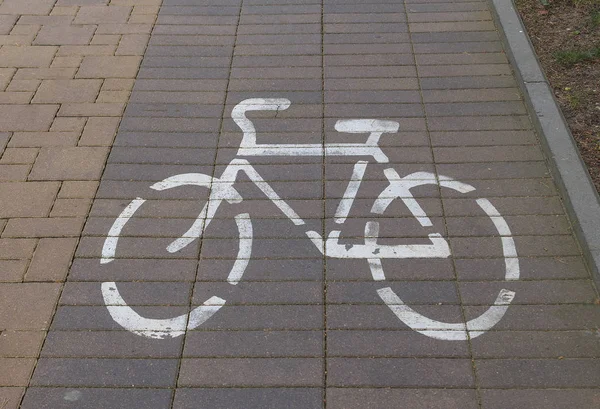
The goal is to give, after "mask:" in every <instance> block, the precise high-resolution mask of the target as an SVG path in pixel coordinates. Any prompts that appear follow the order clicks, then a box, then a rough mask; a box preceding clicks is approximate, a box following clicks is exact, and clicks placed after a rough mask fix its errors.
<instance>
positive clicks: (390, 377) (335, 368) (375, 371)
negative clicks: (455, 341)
mask: <svg viewBox="0 0 600 409" xmlns="http://www.w3.org/2000/svg"><path fill="white" fill-rule="evenodd" d="M327 380H328V384H329V385H331V386H344V387H357V386H359V387H402V388H411V387H412V388H415V387H420V388H423V387H424V388H427V387H434V388H444V387H447V388H461V387H462V388H470V387H472V386H473V374H472V368H471V362H470V360H468V359H443V358H437V359H431V358H429V359H426V358H423V359H420V360H415V359H411V358H408V359H403V358H330V359H328V360H327Z"/></svg>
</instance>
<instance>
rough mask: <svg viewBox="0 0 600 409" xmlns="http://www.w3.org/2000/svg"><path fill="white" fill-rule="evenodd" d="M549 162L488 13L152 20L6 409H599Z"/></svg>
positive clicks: (592, 335) (477, 9)
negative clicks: (51, 305) (91, 193)
mask: <svg viewBox="0 0 600 409" xmlns="http://www.w3.org/2000/svg"><path fill="white" fill-rule="evenodd" d="M257 99H262V104H263V108H265V107H269V106H270V107H272V106H273V105H277V104H276V103H274V102H273V99H278V100H279V101H280V102H279V104H280V105H277V109H261V110H253V111H249V112H248V113H247V117H248V118H249V119H250V120H251V123H252V125H253V127H254V128H255V131H256V142H255V145H256V144H258V145H260V146H258V147H257V146H254V147H253V146H252V144H250V145H248V146H249V147H248V149H247V150H246V151H245V152H240V151H239V147H240V145H242V146H243V145H244V143H243V140H244V139H245V138H246V137H247V136H248V137H250V139H249V140H251V136H252V129H250V128H247V127H246V129H244V125H243V124H242V126H240V122H239V121H235V120H234V119H235V115H234V114H233V111H234V107H236V106H238V104H240V103H241V104H242V106H244V104H245V106H249V105H251V104H252V102H248V101H249V100H251V101H254V102H253V103H254V104H255V105H256V104H257ZM281 100H288V101H289V107H287V108H286V109H284V108H283V105H281ZM356 119H369V120H373V121H371V122H369V123H370V124H371V126H373V124H380V125H381V122H377V121H391V122H394V123H397V124H398V125H397V126H398V131H397V132H396V131H394V132H382V134H381V135H380V136H379V137H378V141H377V146H378V147H380V148H381V151H382V152H383V153H384V154H385V156H386V157H387V158H386V159H387V160H383V159H380V160H377V158H375V157H373V156H368V155H364V154H360V155H357V154H356V153H362V152H360V151H358V150H357V149H356V148H355V147H350V148H347V147H348V146H349V145H348V144H353V146H354V145H360V144H365V143H366V142H365V141H367V140H368V138H370V135H372V130H373V129H372V128H370V129H369V130H365V128H364V126H366V125H363V127H362V128H361V127H359V126H358V124H357V123H353V124H351V125H352V126H344V122H342V123H341V125H340V122H339V121H340V120H341V121H347V120H356ZM346 124H348V122H346ZM350 131H361V132H350ZM244 132H245V133H244ZM243 138H244V139H243ZM290 144H294V145H296V144H298V145H300V144H302V145H305V146H304V147H299V148H298V147H297V148H294V149H297V150H296V151H293V152H292V151H291V149H292V148H291V147H290V146H289V145H290ZM265 145H270V146H274V147H279V149H280V150H281V152H273V151H270V152H267V150H268V149H269V148H267V147H265ZM307 146H308V147H309V148H307ZM328 147H330V149H331V150H328ZM307 149H308V150H307ZM319 149H321V151H319ZM287 151H289V152H292V153H289V152H288V153H286V152H287ZM315 152H316V153H315ZM544 160H545V158H544V157H543V155H542V153H541V150H540V149H539V146H538V143H537V140H536V137H535V134H534V133H533V131H532V127H531V123H530V121H529V119H528V117H527V113H526V111H525V108H524V105H523V103H522V100H521V97H520V95H519V92H518V90H517V87H516V84H515V80H514V78H513V76H512V74H511V71H510V66H509V64H508V62H507V60H506V58H505V56H504V54H503V52H502V46H501V43H500V41H499V37H498V33H497V31H496V29H495V27H494V25H493V23H492V21H491V17H490V14H489V9H488V5H487V3H485V2H469V3H461V2H439V3H430V2H419V1H416V2H415V1H413V2H406V3H400V2H387V3H385V2H383V0H381V1H372V2H368V3H366V4H346V2H338V1H335V0H331V1H325V2H324V3H316V2H313V1H311V0H307V1H306V2H302V1H300V0H298V1H293V2H290V1H280V2H278V1H274V2H270V1H267V0H244V1H243V2H240V1H238V0H236V1H227V2H226V3H223V2H222V1H220V2H218V4H216V3H215V2H210V1H200V2H196V1H194V2H190V1H186V0H168V1H167V0H165V1H163V4H162V6H161V9H160V11H159V15H158V20H157V22H156V24H155V26H154V28H153V31H152V35H151V38H150V42H149V46H148V48H147V50H146V53H145V55H144V59H143V61H142V66H141V68H140V71H139V73H138V75H137V78H136V82H135V86H134V89H133V92H132V95H131V97H130V99H129V103H128V105H127V109H126V111H125V114H124V117H123V120H122V121H121V125H120V128H119V131H118V134H117V137H116V139H115V142H114V144H113V147H112V150H111V152H110V155H109V157H108V163H107V164H106V167H105V169H104V173H103V176H102V179H101V183H100V187H99V189H98V192H97V194H96V197H95V199H94V202H93V205H92V209H91V212H90V214H89V217H88V218H87V221H86V224H85V227H84V231H83V234H82V237H81V240H80V242H79V245H78V247H77V250H76V253H75V259H74V260H73V264H72V267H71V270H70V273H69V275H68V278H67V281H66V282H65V284H64V287H63V288H62V293H61V297H60V301H59V306H58V309H57V311H56V314H55V316H54V319H53V321H52V324H51V327H50V331H49V332H48V335H47V337H46V340H45V342H44V345H43V348H42V351H41V355H40V359H39V361H38V363H37V366H36V369H35V372H34V374H33V377H32V380H31V382H30V388H29V389H28V391H27V393H26V395H25V398H24V400H23V403H22V407H24V408H27V407H44V405H46V407H53V408H54V407H70V406H69V405H73V404H76V405H79V407H86V405H87V407H107V406H110V407H119V405H120V406H122V407H128V408H131V407H136V405H137V406H139V407H156V408H167V407H173V408H188V407H190V408H191V407H197V405H198V404H199V402H210V404H211V406H214V407H223V408H236V407H240V408H241V407H260V408H265V407H281V406H285V407H298V408H313V407H314V408H321V407H329V408H352V407H369V406H368V405H371V406H373V407H383V406H389V405H392V404H394V403H395V402H398V401H404V402H407V405H409V406H410V407H415V408H419V407H423V408H434V407H444V408H447V407H461V408H467V407H473V408H477V407H481V408H496V407H500V405H505V403H506V401H507V400H508V401H510V402H511V405H512V406H514V407H519V406H518V405H523V407H527V406H532V405H533V406H539V405H541V404H542V403H544V404H550V403H552V404H554V405H555V406H556V407H557V408H561V407H568V405H572V404H573V402H577V403H578V405H579V406H580V407H593V406H594V405H595V402H597V400H598V394H597V386H598V385H597V376H595V375H597V373H598V370H599V369H598V364H597V362H596V361H597V360H595V359H594V358H595V357H596V356H597V354H598V342H599V341H598V340H599V338H598V332H597V331H598V328H597V327H598V320H599V319H598V307H597V306H596V305H595V302H596V300H597V293H596V292H595V289H594V287H593V283H592V282H591V280H590V278H589V273H588V271H587V270H586V268H585V265H584V264H583V262H582V259H581V254H580V250H579V248H578V245H577V243H576V241H575V240H574V238H573V236H572V234H571V231H570V225H569V220H568V219H567V218H566V216H565V215H564V211H563V209H562V207H561V204H560V199H559V197H558V196H557V191H556V189H555V187H554V184H553V181H552V179H551V178H550V176H549V173H548V170H547V167H546V164H545V162H544ZM232 161H233V162H232ZM232 164H233V167H232ZM249 165H251V166H249ZM235 166H237V168H236V167H235ZM231 169H237V170H238V171H237V173H234V172H233V171H232V170H231ZM199 174H203V175H205V176H199ZM174 175H185V176H182V177H180V178H179V181H178V182H177V183H176V184H175V185H173V186H170V185H169V186H166V185H164V184H163V185H162V186H156V185H155V184H157V183H158V182H161V181H163V180H167V178H172V177H173V176H174ZM228 175H229V176H228ZM233 175H235V176H236V179H235V183H232V184H231V187H230V188H225V187H227V186H229V184H230V182H233V180H234V179H233ZM257 175H258V176H257ZM444 177H447V178H451V179H453V180H455V181H458V182H460V183H462V184H463V185H462V187H461V186H459V185H456V184H455V185H452V183H457V182H453V181H452V180H451V179H445V178H444ZM256 182H259V183H258V184H257V183H256ZM153 185H155V186H154V187H155V188H157V189H153V188H151V186H153ZM394 186H395V190H394V189H393V187H394ZM466 186H468V187H466ZM470 188H473V189H470ZM209 192H210V193H209ZM272 192H274V193H275V194H276V195H277V196H273V193H272ZM218 194H222V196H219V195H218ZM269 195H270V199H269V198H268V196H269ZM136 198H142V199H144V200H145V201H144V202H143V203H141V201H138V202H136V203H137V204H139V207H138V208H137V209H136V210H135V211H133V208H132V207H131V203H133V202H132V201H134V200H136ZM209 198H210V203H211V204H212V205H213V206H214V207H213V209H215V210H216V211H215V212H214V217H212V216H211V217H208V216H207V214H208V213H204V214H203V216H202V217H201V218H200V221H199V222H197V220H198V219H197V216H198V215H199V214H202V213H201V212H202V208H203V206H204V203H206V201H207V199H209ZM240 198H243V200H242V201H240ZM482 198H485V199H487V200H489V202H488V203H490V204H491V206H492V209H493V210H490V211H489V212H488V213H487V214H486V212H485V211H484V208H483V207H482V206H481V205H480V202H478V200H480V199H482ZM378 200H379V203H380V204H381V205H380V206H379V211H374V203H377V202H378ZM230 202H231V203H230ZM235 202H239V203H235ZM340 203H343V205H341V204H340ZM383 203H386V204H387V205H386V206H384V205H383ZM128 206H129V207H128ZM217 206H218V208H217ZM134 207H135V206H134ZM127 209H129V211H128V210H127ZM209 209H210V207H209V208H207V212H210V210H209ZM292 212H293V213H292ZM490 212H491V213H490ZM130 215H132V217H131V218H128V217H129V216H130ZM236 217H237V218H236ZM209 219H210V223H207V221H208V220H209ZM115 220H117V223H116V224H115ZM195 222H197V223H199V226H204V227H206V228H205V231H204V235H203V237H202V239H201V240H199V239H197V238H196V237H195V234H194V232H191V231H188V229H189V228H190V226H192V225H193V224H194V223H195ZM374 222H377V225H375V224H373V223H374ZM115 226H122V229H121V230H118V231H116V230H113V229H114V228H115ZM249 226H250V227H249ZM507 229H508V230H507ZM109 231H112V233H109ZM334 231H340V237H339V240H337V241H336V240H335V235H334V236H331V235H330V234H331V233H332V232H334ZM186 232H187V233H186ZM307 232H312V233H311V234H307ZM432 234H433V235H436V234H439V235H440V236H441V237H442V238H443V239H442V240H443V243H444V244H445V246H446V247H444V244H441V247H436V249H438V250H439V249H442V250H443V249H444V248H447V249H448V252H449V253H450V256H448V255H447V254H446V253H445V252H444V251H435V252H434V251H431V252H428V251H424V250H423V249H424V248H425V247H423V246H428V245H431V243H433V241H432V236H431V235H432ZM107 235H109V236H111V239H112V240H110V239H109V242H108V244H107V238H106V237H107ZM182 235H183V236H184V237H189V238H190V240H188V241H186V243H187V245H185V246H184V247H182V248H181V249H179V250H178V251H175V252H169V251H168V250H167V247H168V246H169V245H171V244H172V243H173V242H174V241H175V240H176V239H178V238H180V237H182ZM117 237H118V240H115V239H116V238H117ZM319 237H320V238H321V240H320V239H319ZM326 237H329V238H331V239H334V240H332V241H329V240H325V238H326ZM194 238H196V239H195V240H193V239H194ZM510 241H512V244H513V247H510V243H509V244H507V242H510ZM188 242H189V243H188ZM417 246H420V247H417ZM507 246H508V247H507ZM107 248H109V251H108V253H107V252H106V251H107V250H106V249H107ZM110 248H113V249H114V251H112V250H110ZM409 249H410V250H412V253H411V254H412V255H411V256H405V257H400V256H397V257H390V256H389V254H388V253H386V251H389V252H392V253H393V252H394V251H396V252H400V253H402V252H405V251H408V250H409ZM111 251H112V252H111ZM515 251H516V255H517V256H518V257H515V254H514V252H515ZM367 252H369V253H367ZM382 252H383V253H385V254H388V255H387V256H385V257H384V255H385V254H383V253H382ZM113 253H114V254H113ZM367 254H368V257H367ZM107 255H108V256H107ZM109 259H112V261H111V260H109ZM103 260H104V261H105V262H104V263H102V262H101V261H103ZM517 260H518V261H517ZM516 263H517V264H518V272H519V273H520V274H519V277H515V274H514V271H515V270H514V269H515V264H516ZM240 269H241V270H242V271H241V273H243V275H242V276H241V279H239V280H238V281H239V282H238V283H237V284H235V285H232V283H231V282H229V283H228V282H227V281H226V279H227V277H228V276H231V274H232V272H233V271H237V277H238V278H240ZM509 270H510V271H512V275H510V276H509V274H508V272H509ZM507 278H508V279H507ZM516 278H519V279H518V280H517V279H516ZM230 281H231V280H230ZM233 281H235V280H233ZM103 283H104V287H103ZM101 289H103V290H104V292H102V291H101ZM115 289H117V290H115ZM385 289H389V290H390V291H392V292H393V294H394V295H395V298H394V297H392V296H390V294H389V292H386V291H384V292H383V293H382V290H385ZM505 289H506V290H508V291H511V292H514V299H512V300H510V301H512V302H510V305H509V306H508V308H503V307H505V306H507V305H508V304H507V302H506V301H507V300H505V302H498V300H497V299H498V295H499V293H501V292H502V290H505ZM116 291H118V295H119V296H120V297H122V298H118V297H115V293H116ZM107 294H108V295H107ZM386 294H387V295H388V296H387V298H386ZM213 297H218V298H219V300H224V305H222V304H223V303H222V302H221V301H218V300H216V299H215V298H213ZM384 300H387V303H388V304H389V306H388V305H386V304H385V303H384ZM123 302H126V303H127V305H128V306H127V307H126V306H125V305H123ZM107 303H108V304H109V308H107V306H106V304H107ZM494 303H496V304H498V305H497V307H500V309H502V314H503V315H500V316H499V317H498V319H499V320H497V323H496V322H494V324H495V325H493V327H492V328H491V329H489V328H487V327H485V326H481V325H480V324H477V323H476V324H473V326H471V327H461V325H462V324H461V323H464V322H472V321H473V320H476V319H477V318H478V317H481V316H482V315H484V316H485V314H486V311H489V308H490V306H491V305H492V304H494ZM406 307H408V308H409V310H407V309H406ZM128 308H131V310H129V309H128ZM190 310H194V311H195V313H194V314H193V315H190V316H189V318H188V316H187V314H188V312H189V311H190ZM131 311H133V312H134V313H132V312H131ZM209 311H210V312H211V313H214V315H210V314H209V313H208V312H209ZM407 311H408V313H411V312H412V313H413V314H417V315H406V314H407ZM134 314H136V315H134ZM399 314H400V315H399ZM175 317H179V318H177V319H175V320H174V318H175ZM427 319H428V320H430V321H433V322H430V321H427ZM148 320H152V322H149V321H148ZM166 320H169V321H166ZM157 323H159V324H157ZM192 324H193V325H192ZM196 324H197V325H196ZM153 325H159V326H158V327H155V326H153ZM160 325H162V326H160ZM448 325H455V326H453V327H451V328H449V327H448ZM456 325H458V326H456ZM186 327H187V328H188V330H187V331H185V329H186ZM126 328H129V329H130V331H128V330H126ZM157 328H158V329H157ZM411 328H415V329H416V331H413V330H412V329H411ZM488 329H489V331H487V330H488ZM417 331H420V333H419V332H417ZM484 331H486V332H484ZM440 334H451V335H454V337H450V338H454V339H452V340H449V339H448V337H446V338H442V339H439V338H440V337H439V336H436V335H440ZM157 338H158V339H157ZM594 389H596V390H594ZM408 402H410V404H408ZM567 402H568V403H567ZM436 405H437V406H436Z"/></svg>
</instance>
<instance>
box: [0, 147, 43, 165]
mask: <svg viewBox="0 0 600 409" xmlns="http://www.w3.org/2000/svg"><path fill="white" fill-rule="evenodd" d="M37 153H38V150H37V149H35V148H7V149H6V150H5V151H4V154H3V155H2V159H0V163H3V164H13V165H14V164H26V163H33V162H34V161H35V158H36V156H37Z"/></svg>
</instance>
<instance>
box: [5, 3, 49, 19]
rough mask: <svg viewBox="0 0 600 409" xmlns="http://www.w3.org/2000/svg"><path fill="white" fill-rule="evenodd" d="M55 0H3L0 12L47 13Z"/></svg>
mask: <svg viewBox="0 0 600 409" xmlns="http://www.w3.org/2000/svg"><path fill="white" fill-rule="evenodd" d="M55 2H56V0H5V1H4V2H3V3H2V4H0V14H32V15H42V16H43V15H48V14H49V13H50V10H52V7H53V6H54V3H55Z"/></svg>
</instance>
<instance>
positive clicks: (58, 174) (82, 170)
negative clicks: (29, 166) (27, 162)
mask: <svg viewBox="0 0 600 409" xmlns="http://www.w3.org/2000/svg"><path fill="white" fill-rule="evenodd" d="M107 155H108V150H107V149H106V148H88V147H77V148H73V147H66V148H42V149H41V151H40V154H39V156H38V158H37V160H36V163H35V165H34V166H33V170H32V171H31V174H30V178H31V179H32V180H98V179H99V177H100V175H101V174H102V169H103V168H104V162H105V160H106V156H107Z"/></svg>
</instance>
